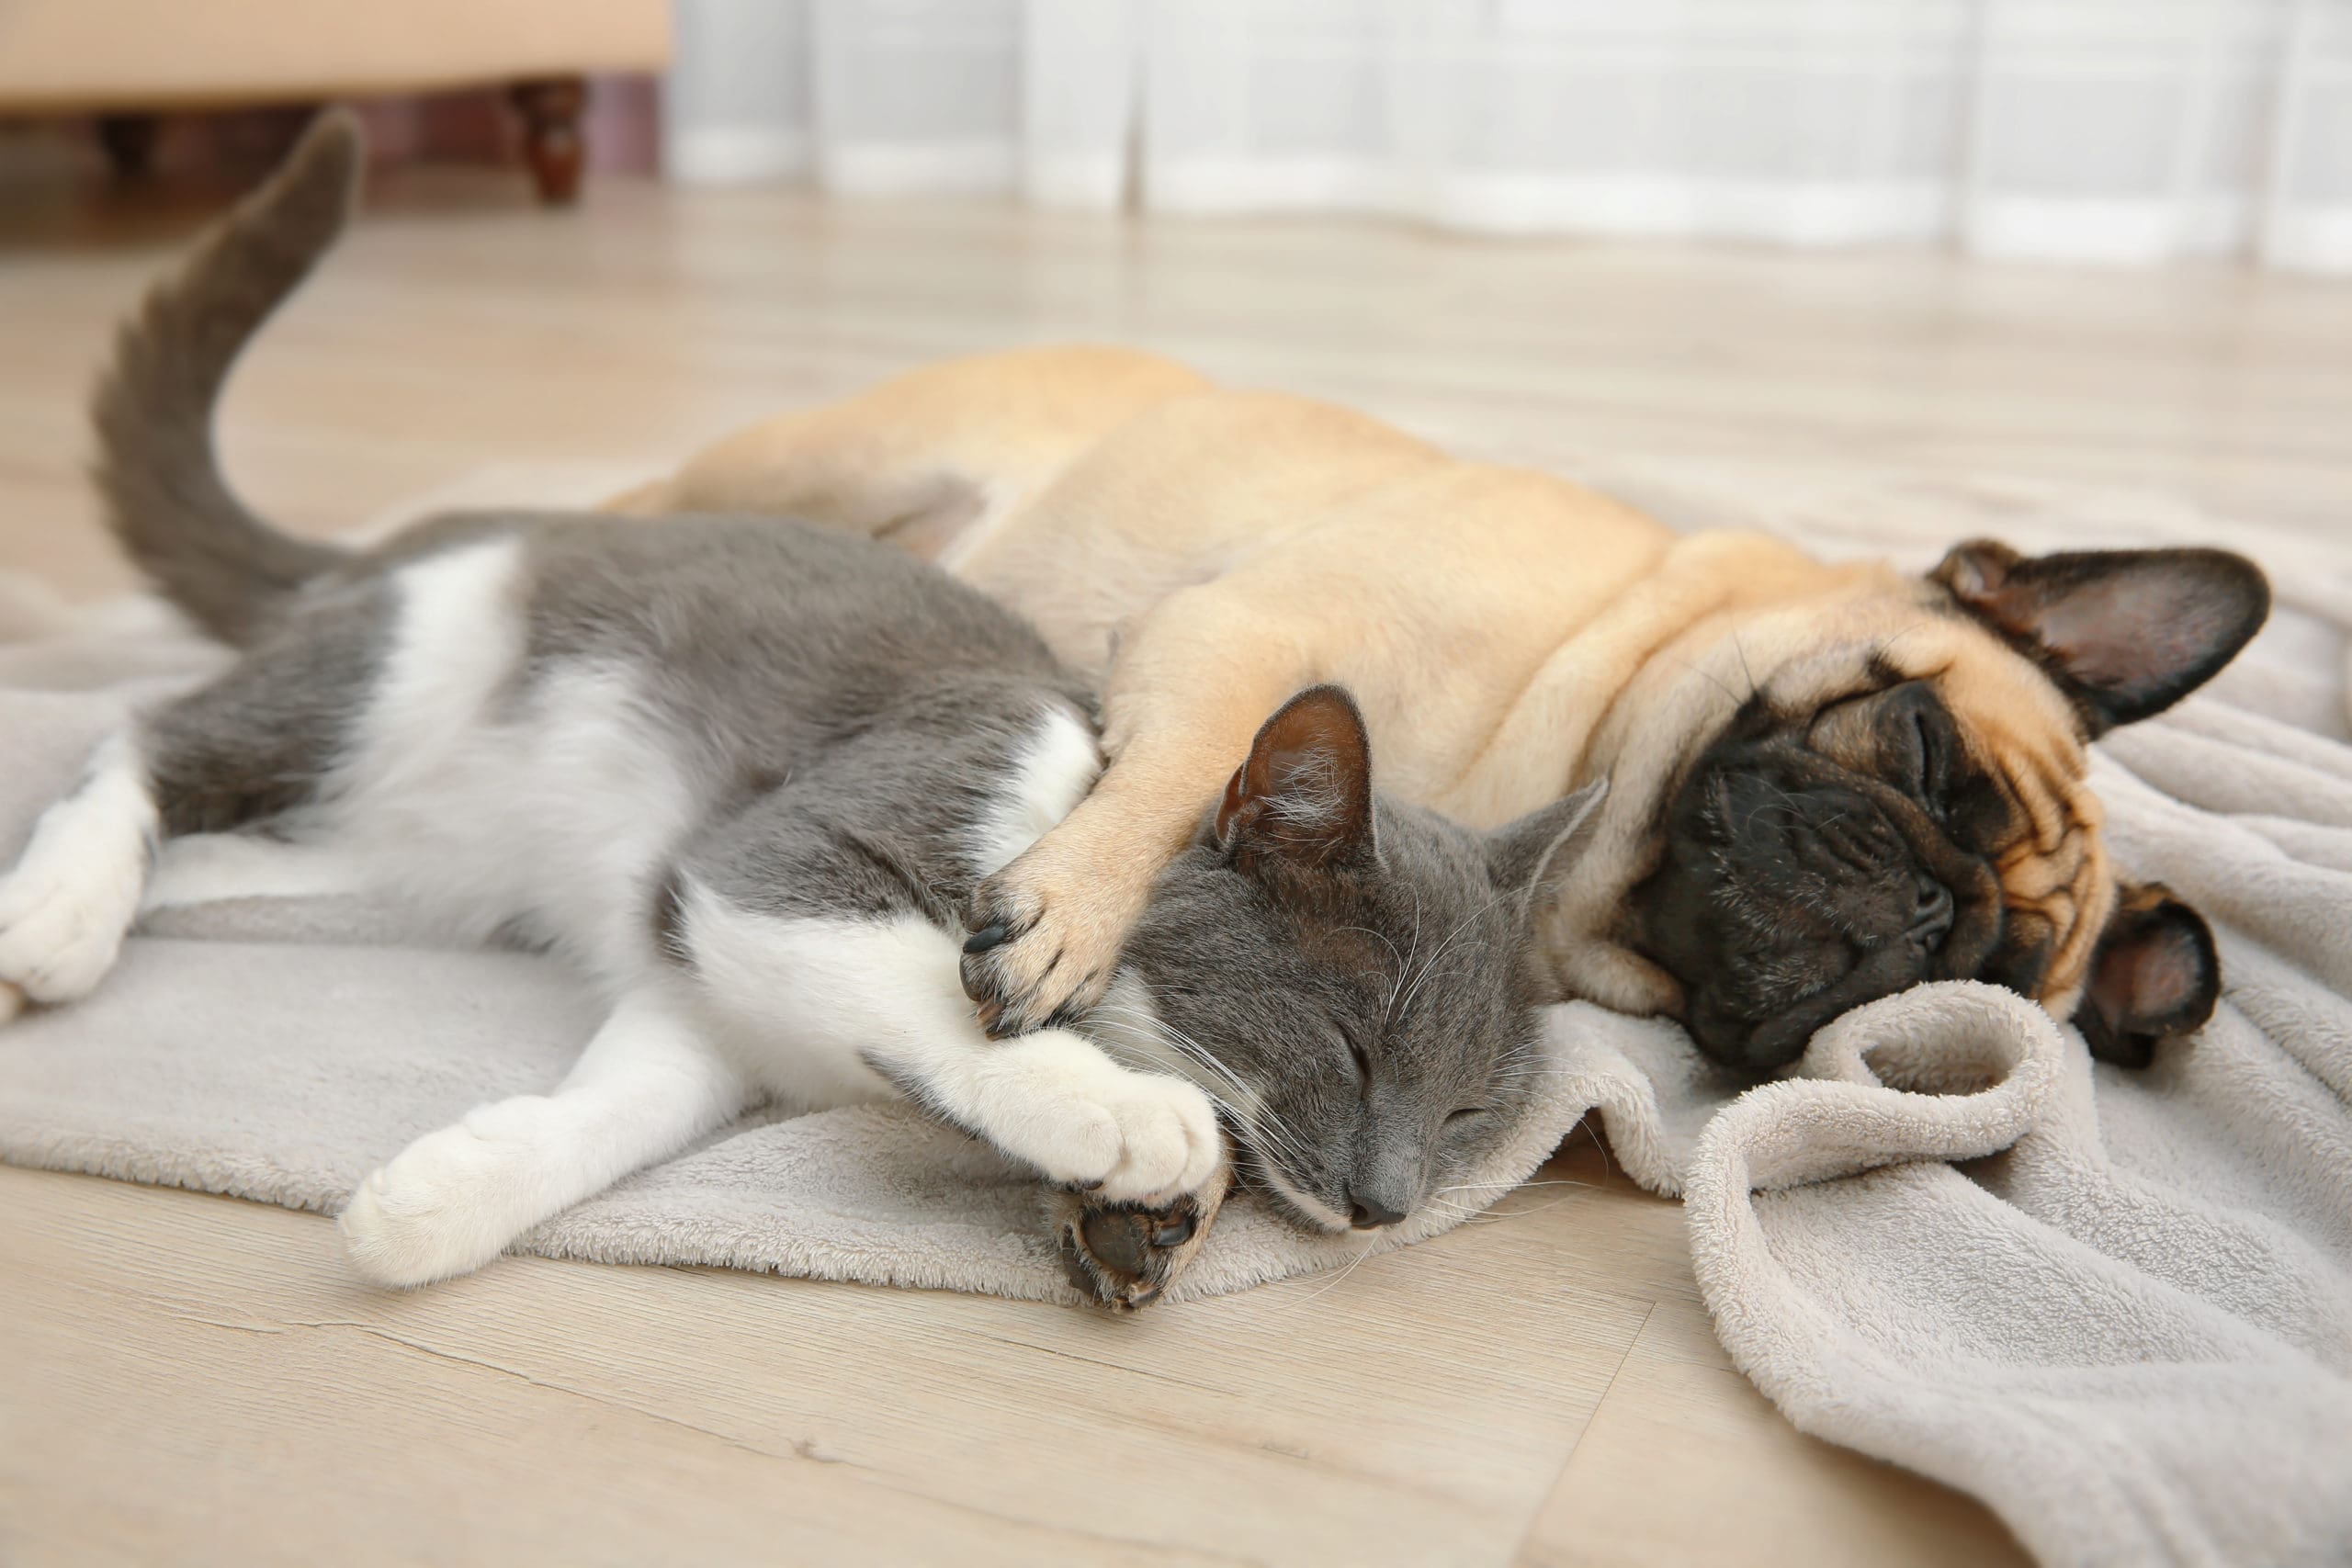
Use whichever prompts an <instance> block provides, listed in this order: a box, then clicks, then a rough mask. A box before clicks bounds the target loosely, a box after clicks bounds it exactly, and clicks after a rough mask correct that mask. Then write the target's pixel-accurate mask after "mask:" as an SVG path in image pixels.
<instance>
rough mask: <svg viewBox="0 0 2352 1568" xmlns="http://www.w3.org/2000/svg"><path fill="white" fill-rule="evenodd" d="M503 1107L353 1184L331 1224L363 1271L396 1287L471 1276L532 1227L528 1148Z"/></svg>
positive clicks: (429, 1139) (428, 1138)
mask: <svg viewBox="0 0 2352 1568" xmlns="http://www.w3.org/2000/svg"><path fill="white" fill-rule="evenodd" d="M504 1109H505V1107H504V1105H503V1104H501V1105H491V1106H484V1107H482V1108H481V1110H478V1111H474V1112H472V1113H471V1114H470V1115H469V1116H468V1117H467V1118H466V1119H465V1120H464V1121H463V1122H458V1124H457V1125H456V1126H454V1127H444V1128H443V1129H441V1131H439V1132H437V1133H428V1134H425V1135H424V1137H422V1138H419V1139H418V1140H417V1141H416V1142H414V1143H413V1144H411V1145H409V1146H408V1147H407V1148H406V1149H404V1150H402V1151H401V1153H400V1154H399V1155H397V1156H394V1157H393V1159H392V1162H391V1163H390V1165H387V1166H385V1167H384V1168H382V1169H380V1170H378V1171H376V1172H374V1173H372V1174H371V1175H369V1176H368V1179H366V1180H364V1181H362V1182H361V1183H360V1184H359V1187H358V1190H356V1191H354V1192H353V1193H352V1195H351V1201H349V1202H348V1203H346V1204H345V1205H344V1210H343V1214H342V1217H341V1218H340V1219H339V1220H338V1221H337V1222H336V1224H338V1226H339V1227H340V1228H341V1229H342V1231H343V1240H344V1246H345V1248H346V1249H347V1250H348V1251H349V1253H350V1255H351V1261H352V1265H353V1266H354V1267H355V1268H356V1269H358V1270H359V1272H360V1273H362V1274H364V1275H366V1276H367V1277H368V1279H370V1280H375V1281H376V1282H377V1283H378V1284H379V1285H392V1286H398V1287H401V1288H406V1287H409V1286H413V1285H428V1284H431V1283H432V1282H433V1281H434V1280H447V1279H449V1278H451V1277H452V1276H454V1275H458V1274H469V1273H471V1272H472V1271H473V1270H475V1269H479V1268H481V1266H482V1265H483V1264H485V1263H487V1262H489V1261H490V1260H491V1259H492V1258H496V1257H497V1256H498V1255H499V1254H500V1253H501V1252H503V1251H504V1250H505V1248H506V1244H507V1243H508V1242H510V1241H513V1240H514V1239H515V1236H516V1235H520V1234H521V1233H522V1232H523V1231H524V1230H525V1229H526V1228H527V1227H528V1225H529V1224H530V1218H529V1209H528V1204H527V1195H528V1193H529V1191H530V1189H531V1178H530V1164H531V1145H530V1143H529V1141H528V1140H527V1139H519V1138H516V1137H514V1136H512V1135H510V1134H509V1132H508V1130H507V1129H505V1128H503V1127H502V1126H501V1125H500V1123H501V1122H502V1121H508V1120H512V1118H511V1116H502V1115H501V1114H500V1113H501V1112H502V1111H503V1110H504ZM518 1216H519V1217H518Z"/></svg>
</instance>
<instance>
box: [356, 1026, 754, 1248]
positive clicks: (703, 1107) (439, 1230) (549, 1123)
mask: <svg viewBox="0 0 2352 1568" xmlns="http://www.w3.org/2000/svg"><path fill="white" fill-rule="evenodd" d="M746 1098H747V1096H746V1092H745V1089H744V1087H743V1084H742V1082H741V1079H740V1078H739V1077H737V1075H736V1073H735V1072H734V1070H733V1069H732V1068H731V1067H729V1066H728V1065H727V1064H726V1062H725V1061H723V1060H722V1059H721V1058H720V1057H719V1056H718V1055H717V1054H716V1053H715V1052H713V1051H712V1049H711V1048H710V1047H709V1046H708V1045H707V1043H705V1042H704V1040H703V1039H702V1037H701V1035H700V1033H699V1032H698V1031H697V1030H696V1028H695V1024H694V1022H693V1021H692V1019H691V1017H690V1016H689V1014H688V1012H687V1011H686V1010H685V1008H684V1006H683V1004H682V1003H680V1002H679V1001H678V1000H677V999H676V998H673V997H672V996H671V995H669V994H668V993H667V992H665V991H663V990H661V989H657V988H648V989H644V990H639V991H632V992H630V993H629V994H628V996H626V997H624V998H622V1000H621V1003H620V1005H619V1006H618V1007H617V1008H616V1009H615V1010H613V1015H612V1017H611V1018H609V1019H607V1020H606V1021H605V1025H604V1027H603V1028H602V1029H600V1030H598V1031H597V1032H596V1037H595V1039H594V1040H593V1041H591V1042H590V1043H589V1045H588V1049H587V1050H586V1051H584V1052H582V1054H581V1057H580V1060H579V1062H578V1063H577V1064H576V1065H575V1066H573V1067H572V1069H571V1073H570V1074H569V1075H568V1076H567V1077H565V1078H564V1080H563V1083H562V1086H561V1087H560V1088H559V1089H557V1090H556V1091H555V1093H553V1094H551V1095H520V1096H517V1097H516V1098H515V1099H512V1100H500V1101H498V1102H496V1103H495V1104H492V1105H485V1106H481V1107H480V1108H478V1109H476V1110H474V1111H469V1112H468V1113H467V1115H466V1117H465V1118H464V1120H462V1121H460V1122H458V1124H457V1125H455V1126H453V1127H445V1128H443V1129H442V1130H441V1131H439V1132H437V1133H428V1134H425V1135H424V1137H422V1138H419V1139H418V1140H417V1141H416V1142H414V1143H413V1144H411V1145H409V1146H408V1147H407V1148H406V1149H404V1150H402V1151H401V1153H400V1154H399V1155H397V1156H394V1157H393V1159H392V1160H391V1162H390V1164H388V1165H386V1166H384V1167H383V1168H381V1169H379V1170H378V1171H376V1172H374V1173H373V1174H372V1175H370V1176H368V1179H366V1180H364V1181H362V1182H361V1183H360V1184H359V1187H358V1189H357V1190H356V1191H354V1192H353V1193H352V1195H351V1198H350V1201H348V1202H347V1203H346V1204H345V1207H344V1211H343V1215H342V1218H341V1220H340V1222H339V1223H340V1224H341V1227H342V1231H343V1236H344V1241H345V1245H346V1247H348V1249H349V1251H350V1254H351V1260H352V1263H353V1264H354V1265H355V1266H356V1268H357V1269H358V1270H359V1271H360V1272H361V1273H362V1274H364V1275H366V1276H367V1277H368V1278H369V1279H370V1280H375V1281H376V1282H377V1283H379V1284H384V1285H394V1286H412V1285H423V1284H429V1283H431V1282H432V1281H433V1280H446V1279H448V1278H449V1277H451V1276H452V1275H457V1274H465V1273H469V1272H471V1271H472V1270H474V1269H479V1268H481V1266H482V1265H483V1264H485V1263H487V1262H489V1261H490V1260H491V1259H492V1258H496V1257H497V1256H498V1255H499V1254H500V1253H501V1252H503V1251H504V1250H505V1248H506V1246H507V1244H508V1243H510V1242H512V1241H513V1240H514V1239H515V1237H516V1236H518V1235H522V1234H523V1233H524V1232H525V1231H526V1230H528V1229H530V1228H531V1227H532V1226H533V1225H535V1224H538V1223H539V1222H540V1221H542V1220H545V1219H548V1218H550V1217H551V1216H553V1215H555V1214H559V1213H562V1212H563V1211H564V1210H566V1209H568V1208H570V1207H571V1205H573V1204H574V1203H577V1202H579V1201H582V1199H585V1198H590V1197H594V1195H595V1194H596V1193H599V1192H601V1191H603V1190H605V1188H607V1187H609V1186H611V1185H612V1184H613V1183H614V1182H616V1181H617V1180H619V1179H621V1178H622V1177H624V1176H627V1175H628V1174H629V1173H630V1172H632V1171H636V1170H640V1169H643V1168H645V1167H646V1166H649V1165H651V1164H653V1163H654V1162H656V1161H657V1160H662V1159H666V1158H667V1157H669V1156H672V1155H673V1154H676V1153H677V1152H678V1151H679V1150H680V1149H682V1148H684V1147H685V1146H686V1145H688V1144H689V1143H691V1142H693V1141H694V1140H695V1138H697V1137H700V1136H701V1135H702V1134H705V1133H707V1132H709V1131H710V1130H711V1129H713V1128H715V1127H717V1126H718V1125H719V1124H720V1123H722V1122H725V1121H726V1120H727V1119H728V1118H729V1117H731V1116H733V1115H735V1114H737V1113H738V1112H739V1111H741V1109H742V1107H743V1105H744V1103H745V1100H746Z"/></svg>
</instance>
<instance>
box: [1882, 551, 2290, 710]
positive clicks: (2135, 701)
mask: <svg viewBox="0 0 2352 1568" xmlns="http://www.w3.org/2000/svg"><path fill="white" fill-rule="evenodd" d="M1928 577H1929V579H1930V580H1931V581H1935V582H1939V583H1941V584H1942V585H1943V586H1944V587H1945V588H1947V589H1949V590H1950V591H1951V596H1952V598H1953V599H1954V600H1956V601H1958V602H1959V604H1960V606H1961V607H1962V609H1964V610H1966V611H1967V612H1968V613H1969V614H1970V615H1973V616H1975V617H1976V618H1977V619H1978V620H1979V621H1982V622H1983V623H1984V624H1985V625H1986V626H1989V627H1991V628H1992V629H1993V630H1994V631H1995V632H1996V633H1998V634H1999V635H2000V636H2001V637H2004V638H2006V639H2007V641H2008V642H2009V643H2010V644H2011V645H2012V646H2014V647H2016V648H2018V649H2020V650H2021V651H2023V652H2025V653H2026V654H2027V655H2028V656H2029V657H2030V658H2032V659H2033V660H2035V662H2037V663H2039V664H2040V665H2041V667H2042V668H2043V669H2044V670H2045V671H2049V673H2050V676H2051V678H2052V680H2054V681H2056V682H2058V684H2059V686H2060V687H2061V688H2062V689H2064V691H2065V693H2066V694H2068V695H2069V696H2071V697H2073V698H2074V699H2075V704H2076V705H2077V706H2079V707H2080V708H2081V709H2082V710H2083V712H2084V714H2085V716H2086V717H2087V719H2088V720H2089V725H2090V732H2091V733H2092V734H2093V735H2095V736H2096V735H2098V734H2101V733H2103V732H2105V731H2107V730H2109V729H2112V728H2115V727H2116V726H2117V725H2119V724H2131V723H2132V722H2134V721H2135V720H2138V719H2143V718H2146V717H2147V716H2149V715H2150V714H2154V713H2161V712H2163V711H2164V710H2165V708H2168V707H2170V706H2171V705H2173V704H2175V703H2177V702H2178V701H2179V700H2180V699H2181V698H2183V697H2185V696H2187V695H2188V694H2189V693H2191V692H2193V691H2195V690H2196V689H2197V688H2198V687H2199V686H2201V685H2203V684H2204V683H2205V682H2208V681H2210V680H2211V679H2212V678H2213V676H2214V675H2216V674H2217V673H2219V672H2220V671H2221V668H2222V666H2223V665H2224V664H2227V663H2228V662H2229V661H2230V660H2232V659H2233V658H2234V657H2235V656H2236V654H2237V651H2238V649H2242V648H2244V647H2245V645H2246V644H2247V643H2248V642H2249V641H2251V640H2252V639H2253V637H2254V634H2255V633H2256V632H2257V631H2260V630H2261V629H2262V623H2263V621H2264V619H2265V618H2266V617H2267V616H2268V615H2269V614H2270V584H2269V582H2268V581H2267V580H2266V579H2265V578H2264V577H2263V575H2262V571H2261V569H2260V568H2258V567H2256V565H2255V564H2254V563H2253V562H2252V561H2250V560H2247V559H2246V558H2245V557H2243V556H2235V555H2232V554H2231V553H2230V552H2229V551H2227V550H2068V551H2065V552H2064V553H2063V554H2059V555H2052V556H2021V555H2019V554H2018V552H2017V551H2015V550H2013V549H2011V548H2009V547H2007V545H2003V544H1996V543H1995V542H1994V541H1993V540H1990V539H1974V540H1971V541H1970V542H1969V543H1967V544H1964V545H1962V546H1960V547H1957V548H1955V549H1954V550H1953V551H1952V552H1951V554H1950V555H1948V556H1946V557H1944V558H1943V564H1942V565H1940V566H1939V567H1937V568H1936V570H1934V571H1932V572H1930V573H1928Z"/></svg>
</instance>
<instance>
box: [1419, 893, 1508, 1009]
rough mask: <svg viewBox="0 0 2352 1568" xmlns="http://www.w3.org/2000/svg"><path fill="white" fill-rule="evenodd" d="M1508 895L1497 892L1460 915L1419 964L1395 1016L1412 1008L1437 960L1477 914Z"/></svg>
mask: <svg viewBox="0 0 2352 1568" xmlns="http://www.w3.org/2000/svg"><path fill="white" fill-rule="evenodd" d="M1506 897H1509V895H1508V894H1506V893H1498V894H1496V895H1495V896H1494V897H1491V898H1489V899H1487V901H1486V902H1485V903H1483V904H1481V905H1479V906H1478V907H1477V908H1475V909H1473V910H1471V911H1470V912H1469V913H1468V914H1466V915H1464V916H1463V917H1462V919H1461V920H1460V921H1459V922H1458V923H1456V925H1455V926H1454V928H1453V932H1452V933H1451V934H1450V935H1448V936H1447V937H1446V939H1445V941H1444V942H1442V943H1441V944H1440V945H1439V947H1438V950H1437V951H1436V952H1435V953H1430V959H1429V962H1428V963H1426V964H1422V965H1421V973H1420V976H1419V978H1418V979H1416V980H1415V981H1414V982H1413V988H1412V989H1411V990H1409V991H1407V992H1406V993H1405V999H1404V1001H1403V1002H1402V1003H1401V1004H1399V1005H1398V1007H1397V1017H1398V1018H1403V1017H1404V1016H1405V1015H1406V1014H1407V1013H1408V1012H1410V1011H1412V1010H1413V998H1415V997H1417V996H1419V995H1420V991H1421V987H1423V986H1425V985H1427V984H1428V983H1429V978H1430V974H1431V972H1432V971H1434V970H1435V969H1436V968H1437V961H1438V960H1439V959H1441V958H1443V957H1444V956H1445V955H1446V953H1447V951H1448V950H1449V949H1451V948H1452V947H1453V944H1454V943H1455V942H1459V941H1461V940H1462V934H1463V932H1464V931H1468V930H1469V929H1470V924H1471V922H1472V921H1474V920H1476V919H1478V917H1479V916H1481V915H1483V914H1485V913H1486V912H1487V910H1489V909H1491V908H1494V907H1495V906H1496V905H1498V904H1499V903H1501V902H1502V901H1503V900H1504V898H1506Z"/></svg>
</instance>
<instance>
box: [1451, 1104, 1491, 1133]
mask: <svg viewBox="0 0 2352 1568" xmlns="http://www.w3.org/2000/svg"><path fill="white" fill-rule="evenodd" d="M1493 1114H1494V1110H1493V1108H1492V1107H1491V1106H1485V1105H1465V1106H1464V1107H1463V1108H1462V1109H1461V1110H1459V1111H1455V1112H1453V1114H1452V1115H1451V1116H1448V1117H1447V1118H1446V1119H1445V1130H1446V1131H1447V1132H1448V1133H1460V1132H1464V1131H1465V1130H1467V1129H1468V1128H1469V1127H1470V1126H1471V1125H1472V1124H1473V1123H1475V1122H1477V1121H1479V1120H1480V1119H1481V1118H1483V1117H1487V1116H1492V1115H1493Z"/></svg>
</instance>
